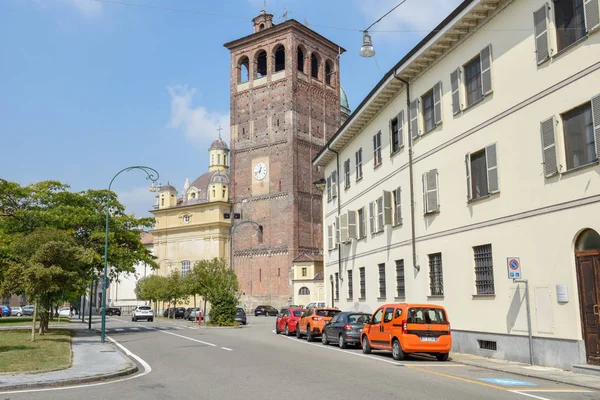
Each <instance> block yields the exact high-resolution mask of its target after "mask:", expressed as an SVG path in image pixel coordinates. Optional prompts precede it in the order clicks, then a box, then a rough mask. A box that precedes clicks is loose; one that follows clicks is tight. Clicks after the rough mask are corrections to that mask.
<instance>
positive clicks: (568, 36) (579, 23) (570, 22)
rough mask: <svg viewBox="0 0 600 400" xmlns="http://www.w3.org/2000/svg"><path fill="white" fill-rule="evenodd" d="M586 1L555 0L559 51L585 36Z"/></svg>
mask: <svg viewBox="0 0 600 400" xmlns="http://www.w3.org/2000/svg"><path fill="white" fill-rule="evenodd" d="M583 2H584V0H554V20H555V23H556V41H557V44H558V51H561V50H562V49H564V48H566V47H569V46H570V45H572V44H573V43H575V42H576V41H578V40H579V39H581V38H583V37H584V36H585V17H584V9H583Z"/></svg>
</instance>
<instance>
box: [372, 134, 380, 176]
mask: <svg viewBox="0 0 600 400" xmlns="http://www.w3.org/2000/svg"><path fill="white" fill-rule="evenodd" d="M381 162H382V159H381V131H379V132H377V133H376V134H375V135H373V165H374V167H375V168H377V167H379V166H380V165H381Z"/></svg>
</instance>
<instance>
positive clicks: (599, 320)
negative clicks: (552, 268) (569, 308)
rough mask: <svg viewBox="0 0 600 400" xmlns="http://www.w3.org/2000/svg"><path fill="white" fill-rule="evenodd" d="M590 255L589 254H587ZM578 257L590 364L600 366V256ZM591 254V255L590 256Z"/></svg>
mask: <svg viewBox="0 0 600 400" xmlns="http://www.w3.org/2000/svg"><path fill="white" fill-rule="evenodd" d="M585 253H588V254H585ZM585 253H584V252H582V253H579V254H578V255H577V280H578V285H579V305H580V309H581V323H582V326H583V339H584V341H585V349H586V354H587V362H588V364H595V365H600V316H599V315H598V314H599V311H598V305H599V304H600V254H599V253H598V252H594V253H595V254H593V253H591V252H585ZM590 253H591V254H590Z"/></svg>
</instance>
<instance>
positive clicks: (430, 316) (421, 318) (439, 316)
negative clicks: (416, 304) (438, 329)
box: [407, 307, 448, 324]
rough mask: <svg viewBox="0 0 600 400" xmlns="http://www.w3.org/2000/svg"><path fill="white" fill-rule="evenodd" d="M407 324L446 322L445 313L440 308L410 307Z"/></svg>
mask: <svg viewBox="0 0 600 400" xmlns="http://www.w3.org/2000/svg"><path fill="white" fill-rule="evenodd" d="M407 322H408V323H409V324H447V323H448V321H447V320H446V313H445V312H444V310H442V309H440V308H425V307H422V308H411V309H409V310H408V319H407Z"/></svg>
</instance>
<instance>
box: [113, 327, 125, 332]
mask: <svg viewBox="0 0 600 400" xmlns="http://www.w3.org/2000/svg"><path fill="white" fill-rule="evenodd" d="M115 331H117V332H124V331H125V329H123V328H115Z"/></svg>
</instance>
